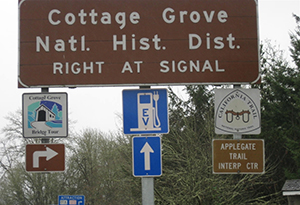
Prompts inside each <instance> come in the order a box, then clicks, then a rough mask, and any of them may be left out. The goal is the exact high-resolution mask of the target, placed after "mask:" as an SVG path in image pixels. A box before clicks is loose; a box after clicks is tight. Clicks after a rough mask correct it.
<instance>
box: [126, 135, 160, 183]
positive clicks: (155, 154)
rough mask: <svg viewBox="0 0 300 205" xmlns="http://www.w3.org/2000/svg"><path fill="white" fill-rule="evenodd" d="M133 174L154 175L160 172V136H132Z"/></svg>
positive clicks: (139, 175) (137, 175)
mask: <svg viewBox="0 0 300 205" xmlns="http://www.w3.org/2000/svg"><path fill="white" fill-rule="evenodd" d="M132 160H133V163H132V164H133V176H135V177H155V176H161V174H162V158H161V138H160V137H158V136H149V137H133V138H132Z"/></svg>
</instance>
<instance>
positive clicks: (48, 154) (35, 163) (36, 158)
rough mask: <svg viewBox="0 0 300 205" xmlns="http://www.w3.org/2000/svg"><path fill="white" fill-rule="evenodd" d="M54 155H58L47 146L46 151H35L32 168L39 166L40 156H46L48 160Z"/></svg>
mask: <svg viewBox="0 0 300 205" xmlns="http://www.w3.org/2000/svg"><path fill="white" fill-rule="evenodd" d="M56 155H58V153H57V152H55V151H54V150H52V149H50V148H49V147H46V151H35V152H34V153H33V168H38V167H39V166H40V163H39V161H40V160H39V159H40V157H46V160H47V161H49V160H50V159H52V158H53V157H55V156H56Z"/></svg>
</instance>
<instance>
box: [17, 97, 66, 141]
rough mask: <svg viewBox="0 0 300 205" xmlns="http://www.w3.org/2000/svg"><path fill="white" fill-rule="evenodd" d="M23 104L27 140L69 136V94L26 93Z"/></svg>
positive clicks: (24, 128) (24, 130)
mask: <svg viewBox="0 0 300 205" xmlns="http://www.w3.org/2000/svg"><path fill="white" fill-rule="evenodd" d="M22 103H23V106H22V113H23V136H24V137H25V138H49V137H67V136H68V116H67V113H68V103H67V93H24V94H23V99H22Z"/></svg>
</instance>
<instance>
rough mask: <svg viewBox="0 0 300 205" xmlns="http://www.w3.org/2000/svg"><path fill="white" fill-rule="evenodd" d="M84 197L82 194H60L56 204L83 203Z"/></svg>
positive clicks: (81, 204) (77, 204) (73, 204)
mask: <svg viewBox="0 0 300 205" xmlns="http://www.w3.org/2000/svg"><path fill="white" fill-rule="evenodd" d="M84 202H85V197H84V196H83V195H60V196H58V205H84Z"/></svg>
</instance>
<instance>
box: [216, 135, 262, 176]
mask: <svg viewBox="0 0 300 205" xmlns="http://www.w3.org/2000/svg"><path fill="white" fill-rule="evenodd" d="M212 144H213V145H212V146H213V173H214V174H263V173H264V172H265V151H264V140H262V139H240V140H227V139H225V140H223V139H214V140H213V143H212Z"/></svg>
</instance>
